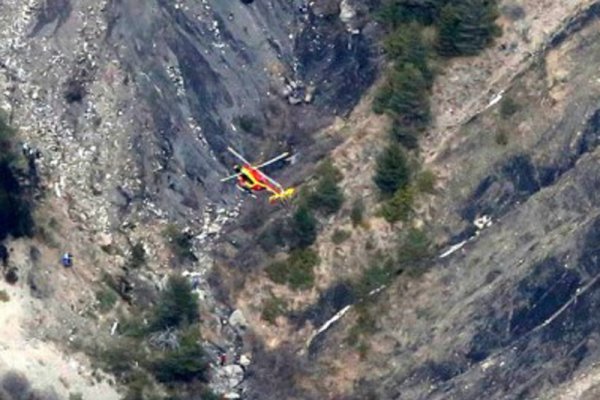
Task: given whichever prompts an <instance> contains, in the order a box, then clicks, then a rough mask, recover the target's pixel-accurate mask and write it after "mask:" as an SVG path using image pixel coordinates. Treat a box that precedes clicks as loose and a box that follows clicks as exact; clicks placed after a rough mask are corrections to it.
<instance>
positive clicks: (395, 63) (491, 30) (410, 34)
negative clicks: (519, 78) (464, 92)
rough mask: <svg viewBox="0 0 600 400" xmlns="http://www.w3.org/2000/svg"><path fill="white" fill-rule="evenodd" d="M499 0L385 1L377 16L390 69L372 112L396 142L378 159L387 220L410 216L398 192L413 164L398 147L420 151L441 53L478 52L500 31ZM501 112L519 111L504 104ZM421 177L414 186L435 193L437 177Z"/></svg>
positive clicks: (377, 176) (403, 195)
mask: <svg viewBox="0 0 600 400" xmlns="http://www.w3.org/2000/svg"><path fill="white" fill-rule="evenodd" d="M496 3H497V1H496V0H456V1H454V0H453V1H450V0H419V1H415V0H383V1H382V4H381V6H380V8H379V10H378V13H377V14H378V17H379V20H380V21H381V22H382V23H383V25H384V27H385V28H386V30H387V32H388V33H387V36H386V37H385V39H384V41H383V42H384V43H383V45H384V49H385V51H386V55H387V58H388V60H389V61H390V68H389V70H388V72H387V79H386V80H385V82H384V84H383V85H382V86H381V88H380V89H379V91H378V93H377V94H376V96H375V99H374V101H373V110H374V111H375V112H377V113H386V114H388V115H389V116H390V117H391V118H392V127H391V131H390V141H391V142H392V143H391V144H390V145H389V146H388V147H387V148H386V149H385V150H384V151H383V152H382V154H381V156H380V157H379V159H378V160H377V169H376V174H375V177H374V180H375V183H376V184H377V186H378V187H379V189H380V190H381V192H382V193H383V194H384V198H389V197H391V196H393V195H394V194H396V195H397V197H396V198H395V199H394V201H390V203H389V204H386V205H385V206H384V208H385V210H384V215H386V216H387V217H386V219H388V220H399V219H404V218H407V214H408V212H407V210H408V209H409V207H408V205H409V203H410V201H409V198H410V196H409V194H408V193H406V192H398V190H400V189H402V188H403V187H405V186H406V185H408V183H409V178H410V176H411V173H410V167H409V165H408V163H407V162H406V156H404V155H401V150H400V145H401V146H403V147H405V148H406V149H408V150H417V149H418V147H419V145H418V141H419V137H420V136H421V134H422V132H423V131H424V130H425V129H426V128H427V126H428V124H429V122H430V119H431V112H430V104H429V100H430V90H431V88H432V85H433V81H434V79H435V72H436V68H432V65H436V64H438V65H439V64H440V61H442V60H441V59H440V57H439V56H443V57H452V56H463V55H475V54H477V53H478V52H479V51H481V50H482V49H484V48H485V47H486V46H488V45H490V44H491V43H492V42H493V40H494V37H496V36H497V35H498V34H499V33H500V29H499V27H498V26H497V25H496V24H495V20H496V18H497V17H498V12H497V4H496ZM502 106H503V107H504V111H502V110H501V114H502V115H503V116H505V117H506V116H508V115H512V113H514V112H516V110H517V109H518V108H517V107H515V105H514V104H511V103H507V104H503V105H502ZM431 178H432V177H431V176H427V175H425V176H423V179H422V180H419V181H418V182H417V184H416V186H417V189H418V190H419V192H421V193H431V192H432V191H433V186H434V183H435V182H434V181H433V180H432V179H431Z"/></svg>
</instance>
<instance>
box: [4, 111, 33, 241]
mask: <svg viewBox="0 0 600 400" xmlns="http://www.w3.org/2000/svg"><path fill="white" fill-rule="evenodd" d="M13 135H14V129H12V128H11V127H10V126H8V125H7V124H6V122H5V120H4V118H3V116H2V115H0V221H2V223H1V224H0V240H2V239H4V237H6V236H7V235H12V236H14V237H20V236H31V235H33V233H34V223H33V218H32V216H31V208H32V206H31V204H30V202H29V201H28V200H27V199H26V197H25V196H24V194H23V190H22V188H21V186H20V185H19V182H18V180H17V175H18V172H17V168H16V161H17V160H18V157H17V155H16V153H15V152H14V151H13V149H12V137H13Z"/></svg>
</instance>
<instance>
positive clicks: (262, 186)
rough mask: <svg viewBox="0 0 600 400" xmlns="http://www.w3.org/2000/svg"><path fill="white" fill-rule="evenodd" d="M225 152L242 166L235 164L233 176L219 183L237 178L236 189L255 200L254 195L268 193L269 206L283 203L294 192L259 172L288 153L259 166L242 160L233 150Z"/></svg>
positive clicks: (287, 155) (229, 148)
mask: <svg viewBox="0 0 600 400" xmlns="http://www.w3.org/2000/svg"><path fill="white" fill-rule="evenodd" d="M227 151H229V152H230V153H231V154H233V155H234V156H235V157H236V158H238V159H239V160H240V161H241V162H242V164H241V165H237V164H236V165H235V166H234V167H233V170H234V172H235V174H233V175H230V176H228V177H226V178H223V179H221V182H227V181H229V180H232V179H235V178H237V182H236V184H237V187H238V188H239V189H240V190H242V191H244V192H245V193H248V194H249V195H251V196H252V197H254V198H256V195H255V193H258V192H263V191H267V192H270V193H271V196H270V197H269V203H271V204H275V203H277V202H278V201H281V202H285V201H286V200H288V199H289V198H291V197H292V196H293V195H294V193H295V192H296V190H295V189H294V188H291V187H290V188H284V187H283V186H282V185H281V184H280V183H279V182H277V181H276V180H275V179H273V178H271V177H269V176H268V175H266V174H265V173H264V172H262V171H261V170H260V169H261V168H264V167H266V166H267V165H271V164H273V163H274V162H277V161H280V160H283V159H286V158H288V157H289V156H290V153H288V152H285V153H282V154H280V155H278V156H277V157H274V158H272V159H270V160H268V161H265V162H263V163H261V164H259V165H252V164H251V163H250V162H249V161H248V160H246V159H245V158H244V156H242V155H241V154H240V153H238V152H237V151H235V150H234V149H233V148H231V147H228V148H227Z"/></svg>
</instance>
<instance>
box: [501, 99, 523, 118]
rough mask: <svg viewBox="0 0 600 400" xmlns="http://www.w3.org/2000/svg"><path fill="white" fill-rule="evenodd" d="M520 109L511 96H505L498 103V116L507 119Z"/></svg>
mask: <svg viewBox="0 0 600 400" xmlns="http://www.w3.org/2000/svg"><path fill="white" fill-rule="evenodd" d="M520 109H521V105H520V104H519V103H517V102H516V101H515V100H513V99H512V98H511V97H506V98H504V100H502V102H501V103H500V116H501V117H502V119H508V118H510V117H512V116H513V115H514V114H515V113H517V112H518V111H519V110H520Z"/></svg>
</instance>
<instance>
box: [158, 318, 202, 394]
mask: <svg viewBox="0 0 600 400" xmlns="http://www.w3.org/2000/svg"><path fill="white" fill-rule="evenodd" d="M200 339H201V338H200V333H199V330H198V329H197V328H190V329H187V330H186V331H184V332H183V333H182V335H181V337H180V340H179V347H178V348H177V349H175V350H170V351H166V352H163V353H162V354H161V356H160V357H159V358H157V359H156V360H153V361H152V362H151V366H150V369H151V371H152V374H153V375H154V376H155V377H156V379H157V380H158V381H159V382H162V383H172V382H181V381H183V382H190V381H192V380H195V379H200V380H202V381H204V382H206V381H208V376H207V373H208V369H209V365H208V362H207V360H206V356H205V354H204V350H203V349H202V346H201V345H200V343H199V341H200Z"/></svg>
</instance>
